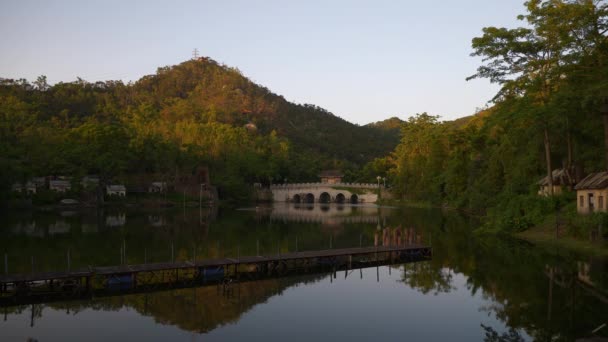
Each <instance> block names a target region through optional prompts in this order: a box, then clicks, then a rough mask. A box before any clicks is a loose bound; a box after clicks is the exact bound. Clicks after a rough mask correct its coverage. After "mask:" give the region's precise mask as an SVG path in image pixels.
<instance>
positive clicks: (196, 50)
mask: <svg viewBox="0 0 608 342" xmlns="http://www.w3.org/2000/svg"><path fill="white" fill-rule="evenodd" d="M192 59H195V60H196V59H198V49H196V48H195V49H194V51H192Z"/></svg>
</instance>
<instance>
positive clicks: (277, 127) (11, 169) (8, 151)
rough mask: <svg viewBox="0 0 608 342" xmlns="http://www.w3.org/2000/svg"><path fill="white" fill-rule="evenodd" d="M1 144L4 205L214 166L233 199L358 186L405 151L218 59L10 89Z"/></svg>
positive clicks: (3, 83) (394, 139)
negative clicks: (369, 168) (59, 181)
mask: <svg viewBox="0 0 608 342" xmlns="http://www.w3.org/2000/svg"><path fill="white" fill-rule="evenodd" d="M0 138H1V139H0V151H1V152H2V153H0V177H1V179H2V181H0V186H1V187H2V188H3V190H4V191H3V193H9V192H10V186H11V184H13V182H25V181H27V180H28V179H30V178H31V177H34V176H48V175H51V176H52V175H55V176H59V175H72V176H75V177H78V176H82V175H86V174H97V175H100V176H101V179H102V182H124V181H125V180H126V179H129V177H127V175H129V176H133V175H141V174H147V175H155V176H154V177H156V178H163V179H169V178H171V177H176V175H177V174H183V173H184V172H186V173H187V172H189V170H194V169H196V168H197V167H198V166H201V165H206V166H208V167H209V169H210V172H211V178H212V183H214V184H217V185H219V187H220V194H222V195H225V196H227V197H235V196H236V195H237V194H242V192H243V191H242V189H243V188H244V187H246V186H248V185H250V184H252V183H255V182H261V183H269V182H274V183H276V182H281V181H285V180H288V181H314V180H317V175H318V172H319V171H320V170H322V169H324V168H340V169H342V170H344V171H345V173H346V174H347V180H354V179H356V177H357V174H356V173H357V170H359V169H360V168H361V167H362V166H363V165H364V164H365V163H366V162H368V161H370V160H373V159H374V158H377V157H380V156H383V155H386V154H387V153H389V152H390V151H391V150H392V149H394V147H395V146H396V145H397V143H398V136H397V135H396V134H393V133H389V134H387V131H386V130H385V129H382V128H379V127H373V126H358V125H354V124H352V123H350V122H347V121H345V120H343V119H341V118H339V117H337V116H335V115H333V114H332V113H330V112H328V111H326V110H324V109H323V108H320V107H317V106H314V105H307V104H304V105H301V104H294V103H291V102H289V101H286V100H285V99H284V98H283V97H282V96H280V95H277V94H274V93H272V92H271V91H270V90H268V89H267V88H265V87H263V86H261V85H258V84H255V83H254V82H252V81H250V80H249V79H248V78H246V77H245V76H243V75H242V73H241V72H240V71H239V70H238V69H236V68H231V67H228V66H225V65H221V64H219V63H217V62H216V61H214V60H212V59H210V58H200V59H197V60H191V61H186V62H183V63H181V64H178V65H175V66H170V67H163V68H159V69H158V70H157V72H156V74H154V75H149V76H145V77H142V78H141V79H140V80H138V81H136V82H134V83H129V84H123V83H122V82H120V81H106V82H96V83H89V82H86V81H84V80H81V79H78V80H76V81H74V82H66V83H58V84H55V85H49V84H47V82H46V78H45V77H44V76H41V77H40V78H38V79H37V80H36V81H35V82H33V83H28V82H27V81H25V80H10V79H0ZM349 177H350V179H348V178H349Z"/></svg>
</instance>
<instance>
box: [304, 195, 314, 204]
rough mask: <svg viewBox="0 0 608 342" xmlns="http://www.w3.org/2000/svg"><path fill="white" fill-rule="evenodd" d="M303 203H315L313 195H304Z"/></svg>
mask: <svg viewBox="0 0 608 342" xmlns="http://www.w3.org/2000/svg"><path fill="white" fill-rule="evenodd" d="M304 203H315V195H313V194H311V193H308V194H306V195H305V196H304Z"/></svg>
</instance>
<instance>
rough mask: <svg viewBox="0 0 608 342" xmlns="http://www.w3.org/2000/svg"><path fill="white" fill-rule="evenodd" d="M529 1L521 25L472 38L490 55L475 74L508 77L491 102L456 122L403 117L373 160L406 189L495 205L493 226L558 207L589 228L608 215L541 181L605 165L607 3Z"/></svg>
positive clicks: (575, 228) (481, 208)
mask: <svg viewBox="0 0 608 342" xmlns="http://www.w3.org/2000/svg"><path fill="white" fill-rule="evenodd" d="M525 6H526V8H525V9H526V13H525V14H523V15H521V16H520V17H519V19H521V20H522V27H519V28H514V29H507V28H499V27H486V28H484V29H483V32H482V35H481V36H479V37H476V38H474V39H473V40H472V48H473V53H472V55H473V56H478V57H481V59H482V63H481V65H480V66H479V68H478V69H477V71H476V72H475V73H474V74H473V75H472V76H471V77H470V79H475V78H486V79H489V80H490V81H492V82H494V83H497V84H499V85H501V88H500V91H499V92H498V94H496V97H495V98H494V99H493V104H492V106H491V107H489V108H487V109H484V110H480V111H479V112H478V113H476V114H475V115H473V116H471V117H467V118H462V119H459V120H456V121H452V122H441V121H439V119H438V117H436V116H432V115H429V114H426V113H422V114H418V115H416V116H415V117H412V118H410V119H409V120H408V121H407V122H405V123H404V124H403V126H402V128H401V142H400V143H399V145H398V146H397V148H396V149H395V151H394V152H393V153H391V154H390V155H389V156H387V157H385V158H381V159H377V160H375V161H374V162H373V163H370V164H368V166H367V168H368V169H370V170H373V171H371V173H377V174H380V175H381V176H384V175H386V176H387V177H388V178H389V179H390V180H391V184H392V185H393V189H392V190H393V192H395V193H396V194H398V196H400V197H401V198H405V199H410V200H414V201H426V202H429V203H433V204H435V205H438V206H449V207H456V208H459V209H463V210H466V211H469V212H476V213H480V214H482V215H487V218H488V220H487V224H486V226H487V227H489V228H490V229H494V230H498V231H504V232H510V233H515V232H521V231H524V230H526V229H529V228H531V227H533V226H536V225H540V224H543V222H545V221H546V220H547V217H551V216H555V214H556V210H557V213H558V215H561V216H562V217H567V218H568V220H563V221H567V226H568V228H567V229H568V232H569V233H570V235H572V236H581V237H582V236H586V235H588V232H586V231H582V230H584V229H592V228H597V227H598V225H599V224H600V223H602V222H603V221H605V218H604V216H602V215H601V214H597V215H595V216H593V219H591V218H586V217H580V216H578V215H576V213H575V211H576V209H575V207H574V205H575V197H574V195H572V194H569V195H565V196H562V197H555V198H545V197H541V196H539V195H538V194H537V191H538V185H537V182H538V181H539V180H540V179H542V178H543V177H545V176H547V175H550V174H551V171H552V170H554V169H557V168H565V169H568V170H574V171H573V173H576V174H578V175H579V176H582V175H584V174H588V173H591V172H598V171H603V170H606V163H607V162H608V159H606V158H604V156H606V155H607V154H608V134H607V132H608V83H607V82H606V80H608V37H607V35H606V33H607V32H608V7H607V5H606V4H605V3H604V2H603V1H595V0H593V1H592V0H589V1H564V0H549V1H539V0H532V1H528V2H526V4H525ZM549 178H550V179H552V177H551V176H549ZM581 227H584V228H581Z"/></svg>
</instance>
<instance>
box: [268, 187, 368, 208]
mask: <svg viewBox="0 0 608 342" xmlns="http://www.w3.org/2000/svg"><path fill="white" fill-rule="evenodd" d="M270 190H271V191H272V198H273V200H274V201H275V202H293V203H352V204H357V203H375V202H376V201H377V200H378V191H379V187H378V185H376V184H369V183H335V184H329V183H294V184H277V185H272V186H270Z"/></svg>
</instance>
